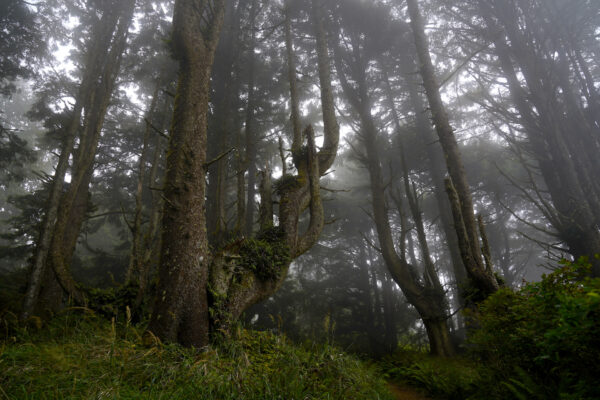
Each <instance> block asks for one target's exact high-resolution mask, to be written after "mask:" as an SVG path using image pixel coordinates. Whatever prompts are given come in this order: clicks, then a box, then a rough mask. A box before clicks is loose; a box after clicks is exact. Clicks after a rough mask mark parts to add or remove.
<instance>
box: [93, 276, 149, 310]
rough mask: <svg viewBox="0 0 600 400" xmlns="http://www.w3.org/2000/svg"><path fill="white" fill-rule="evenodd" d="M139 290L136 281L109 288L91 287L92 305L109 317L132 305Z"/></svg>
mask: <svg viewBox="0 0 600 400" xmlns="http://www.w3.org/2000/svg"><path fill="white" fill-rule="evenodd" d="M138 290H139V288H138V286H137V284H135V283H130V284H128V285H125V286H119V287H113V288H108V289H98V288H91V289H89V292H88V294H89V297H90V307H91V308H93V309H94V310H95V311H96V312H98V313H99V314H101V315H104V316H107V317H112V316H118V314H119V312H121V313H122V312H123V311H125V310H127V308H128V307H129V308H131V307H132V305H133V304H134V300H135V298H136V296H137V294H138ZM128 312H131V311H128Z"/></svg>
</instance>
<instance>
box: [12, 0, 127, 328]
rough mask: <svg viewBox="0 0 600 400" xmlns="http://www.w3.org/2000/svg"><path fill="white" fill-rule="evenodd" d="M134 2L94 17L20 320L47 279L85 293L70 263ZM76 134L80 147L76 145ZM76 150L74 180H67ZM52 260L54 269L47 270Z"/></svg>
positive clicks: (79, 297) (81, 298)
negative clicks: (71, 269)
mask: <svg viewBox="0 0 600 400" xmlns="http://www.w3.org/2000/svg"><path fill="white" fill-rule="evenodd" d="M134 5H135V2H134V1H133V0H131V1H128V2H126V3H119V4H118V6H117V5H116V4H112V3H107V4H104V8H103V9H100V10H98V11H100V12H102V14H101V16H100V17H97V16H93V17H92V18H91V19H92V29H91V36H90V39H89V41H88V42H87V46H86V49H85V52H84V54H85V56H84V63H83V66H82V76H83V77H82V81H81V83H80V85H79V89H78V93H77V95H76V97H75V105H74V107H73V110H72V111H71V115H70V118H69V120H68V122H67V124H66V125H65V126H64V131H63V132H62V146H61V147H62V148H61V153H60V157H59V160H58V164H57V167H56V171H55V174H54V177H53V182H52V187H51V189H50V195H49V199H48V203H47V208H46V211H45V215H44V221H43V223H42V226H41V229H40V236H39V239H38V241H37V243H36V250H35V254H34V259H33V265H32V268H31V273H30V277H29V283H28V289H27V292H26V295H25V300H24V306H23V311H22V314H21V319H23V320H26V319H27V318H28V317H29V316H30V315H31V314H32V312H33V310H34V308H35V307H36V305H37V302H38V297H39V293H40V291H41V288H42V285H43V284H44V280H45V281H46V284H51V282H52V281H53V280H56V281H58V283H59V284H60V286H61V288H62V290H64V291H65V292H66V293H68V295H69V296H71V297H72V298H73V299H75V301H77V302H79V303H81V304H84V303H85V302H86V298H85V294H84V293H83V292H82V291H81V290H80V289H79V288H78V287H77V285H76V283H75V281H74V280H73V278H72V276H71V274H70V272H69V268H68V264H69V262H70V258H71V256H72V254H73V252H74V249H75V244H76V241H77V237H78V235H79V230H80V228H81V224H82V223H83V219H84V216H85V212H86V210H87V202H88V186H89V182H90V179H91V177H92V174H93V171H94V159H95V155H96V151H97V147H98V140H99V138H100V132H101V130H102V125H103V122H104V117H105V114H106V109H107V107H108V103H109V101H110V98H111V95H112V92H113V89H114V86H115V81H116V78H117V74H118V72H119V67H120V61H121V58H122V54H123V51H124V47H125V43H126V38H127V33H128V30H129V25H130V23H131V20H132V16H133V10H134ZM76 139H79V141H78V147H77V148H75V143H76ZM71 155H73V166H72V169H71V182H70V184H69V186H68V188H67V189H66V190H63V189H64V180H65V176H66V174H67V171H68V169H69V158H70V156H71ZM48 264H50V265H51V268H52V271H53V272H54V274H52V273H50V272H48V273H46V272H47V271H49V269H48V266H47V265H48Z"/></svg>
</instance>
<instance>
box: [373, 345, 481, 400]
mask: <svg viewBox="0 0 600 400" xmlns="http://www.w3.org/2000/svg"><path fill="white" fill-rule="evenodd" d="M378 364H379V367H380V368H381V370H382V371H383V375H384V376H385V377H386V378H388V379H390V380H391V381H393V382H398V383H401V384H407V385H410V386H413V387H418V388H421V389H423V390H425V391H426V392H427V393H428V394H429V395H430V396H433V397H434V398H439V399H446V400H464V399H467V398H479V397H477V392H478V391H479V386H480V385H481V383H482V382H483V377H482V366H481V365H478V364H476V363H475V362H473V361H472V360H469V359H467V358H463V357H455V358H440V357H434V356H431V355H429V354H427V353H425V352H423V351H415V350H408V349H399V350H398V351H397V352H395V353H394V354H393V355H391V356H387V357H384V358H383V359H382V360H381V361H379V363H378ZM483 398H485V397H483Z"/></svg>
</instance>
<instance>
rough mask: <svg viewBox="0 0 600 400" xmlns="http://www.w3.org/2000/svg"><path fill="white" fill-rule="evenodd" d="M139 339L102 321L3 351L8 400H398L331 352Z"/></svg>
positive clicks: (277, 344) (261, 335) (368, 372)
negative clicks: (184, 344)
mask: <svg viewBox="0 0 600 400" xmlns="http://www.w3.org/2000/svg"><path fill="white" fill-rule="evenodd" d="M140 333H141V331H140V330H139V329H137V328H135V327H132V326H127V325H119V324H116V325H115V324H111V323H110V322H107V321H105V320H101V319H99V318H96V317H94V316H84V317H82V316H73V315H71V316H63V317H61V318H59V319H57V320H55V321H53V322H52V323H51V324H50V325H49V326H47V327H44V328H43V329H41V330H39V332H37V333H28V332H27V331H23V330H22V331H20V332H19V333H17V334H16V335H14V336H9V337H8V338H7V339H6V340H5V341H4V342H3V343H0V398H9V399H116V398H118V399H219V400H225V399H261V400H262V399H286V400H288V399H392V398H393V397H392V395H391V394H390V393H389V391H388V389H387V388H386V385H385V382H384V381H383V380H381V379H380V378H376V376H375V371H374V370H373V369H371V368H369V367H366V366H365V365H364V364H362V363H361V362H360V361H358V360H357V359H356V358H354V357H351V356H348V355H346V354H343V353H342V352H340V351H339V350H337V349H335V348H333V347H329V346H315V347H312V348H307V347H298V346H294V345H292V344H290V343H289V342H288V341H287V340H286V339H285V338H284V337H281V336H277V335H273V334H270V333H265V332H249V331H244V332H241V333H240V338H239V339H238V340H236V341H233V342H231V343H229V344H227V345H226V346H215V347H212V348H210V349H208V350H205V351H197V350H191V349H184V348H181V347H179V346H175V345H161V344H158V345H155V346H151V347H147V346H143V345H142V339H141V336H140Z"/></svg>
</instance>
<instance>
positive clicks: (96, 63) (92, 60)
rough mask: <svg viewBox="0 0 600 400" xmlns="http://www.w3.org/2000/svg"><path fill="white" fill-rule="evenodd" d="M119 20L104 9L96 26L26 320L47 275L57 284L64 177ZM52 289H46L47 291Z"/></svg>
mask: <svg viewBox="0 0 600 400" xmlns="http://www.w3.org/2000/svg"><path fill="white" fill-rule="evenodd" d="M118 20H119V13H118V12H116V10H104V12H103V14H102V17H101V18H100V19H98V20H97V21H96V23H95V24H94V26H93V27H92V34H91V39H90V44H89V46H88V49H87V52H86V56H85V64H84V68H85V69H84V71H83V78H82V81H81V84H80V86H79V90H78V94H77V97H76V99H75V105H74V108H73V111H72V118H71V121H70V122H69V124H68V126H67V127H66V128H65V135H64V142H63V146H62V148H61V152H60V156H59V160H58V164H57V166H56V170H55V174H54V178H53V181H52V182H53V183H52V188H51V189H50V196H49V200H48V203H47V209H46V213H45V216H44V221H43V223H42V229H41V232H40V237H39V239H38V241H37V244H36V250H35V253H34V258H33V265H32V268H31V271H30V276H29V282H28V286H27V291H26V294H25V300H24V304H23V310H22V313H21V315H20V318H21V319H22V320H26V319H27V318H28V317H29V316H30V315H31V313H32V312H33V310H34V309H35V308H36V307H37V302H38V299H39V294H40V290H41V288H42V285H43V280H44V278H45V277H48V278H49V279H51V281H49V282H47V284H46V285H45V287H46V288H47V289H48V288H50V287H53V286H55V285H53V280H54V279H53V278H52V277H53V275H54V274H53V273H47V272H46V269H47V265H48V263H49V261H50V260H49V255H50V253H51V247H52V241H53V235H54V232H55V225H56V223H57V218H58V215H59V207H60V205H61V197H62V193H63V186H64V179H65V176H66V173H67V170H68V168H69V157H70V156H71V153H72V152H73V149H74V146H75V138H76V135H77V132H78V130H79V129H80V123H81V118H82V115H81V114H82V111H83V110H84V107H85V108H87V106H88V105H89V103H90V101H91V98H92V93H93V92H94V91H95V90H96V89H95V84H96V82H97V80H98V79H99V76H100V75H101V74H102V73H103V72H102V66H103V65H104V61H105V59H106V58H107V56H108V54H109V52H110V48H111V39H112V36H113V33H114V30H115V29H116V27H117V23H118ZM84 125H85V122H84ZM50 292H52V293H54V292H56V291H55V290H51V291H50ZM50 292H48V291H47V290H46V293H47V294H48V293H50Z"/></svg>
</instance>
